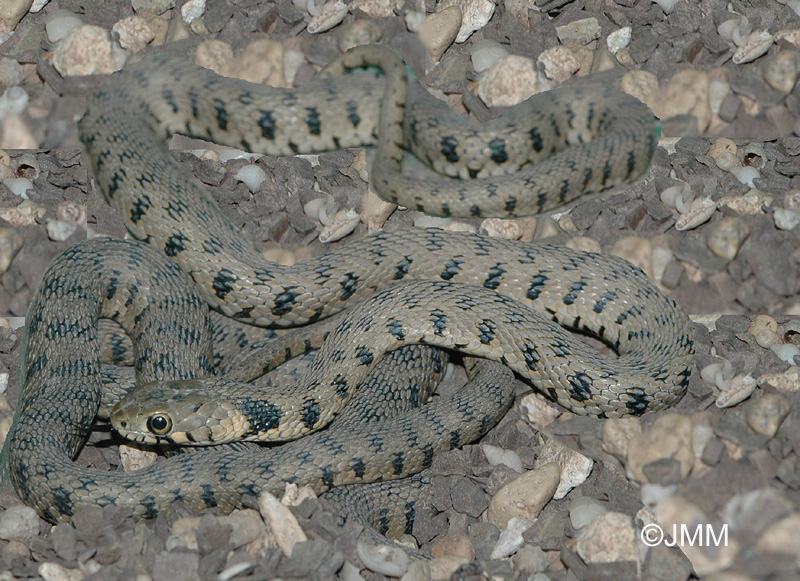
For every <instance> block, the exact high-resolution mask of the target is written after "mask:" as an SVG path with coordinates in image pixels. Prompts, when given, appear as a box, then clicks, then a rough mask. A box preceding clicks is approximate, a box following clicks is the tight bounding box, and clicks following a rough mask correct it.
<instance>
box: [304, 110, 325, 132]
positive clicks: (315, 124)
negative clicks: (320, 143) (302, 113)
mask: <svg viewBox="0 0 800 581" xmlns="http://www.w3.org/2000/svg"><path fill="white" fill-rule="evenodd" d="M306 113H307V115H306V127H308V132H309V133H310V134H311V135H320V134H321V133H322V119H320V116H319V109H317V108H316V107H306Z"/></svg>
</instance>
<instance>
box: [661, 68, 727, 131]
mask: <svg viewBox="0 0 800 581" xmlns="http://www.w3.org/2000/svg"><path fill="white" fill-rule="evenodd" d="M709 84H710V81H709V78H708V75H707V74H706V73H704V72H702V71H696V70H684V71H678V72H677V73H675V74H674V75H672V78H671V79H670V80H669V82H668V83H667V85H666V86H665V87H664V88H663V89H661V90H659V91H654V92H653V93H652V94H651V95H650V97H649V98H648V100H647V104H648V105H650V108H651V109H652V110H653V112H654V113H655V114H656V116H657V117H658V118H659V119H662V120H666V119H670V118H671V117H676V116H678V115H691V116H693V117H694V118H695V119H697V132H698V133H703V132H704V131H705V130H706V129H707V128H708V124H709V123H710V122H711V106H710V105H709V101H708V92H709Z"/></svg>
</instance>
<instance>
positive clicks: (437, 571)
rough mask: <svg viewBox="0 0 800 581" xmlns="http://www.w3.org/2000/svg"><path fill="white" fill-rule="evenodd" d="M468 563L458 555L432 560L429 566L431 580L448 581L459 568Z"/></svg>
mask: <svg viewBox="0 0 800 581" xmlns="http://www.w3.org/2000/svg"><path fill="white" fill-rule="evenodd" d="M466 563H469V559H467V558H466V557H461V556H459V555H444V556H442V557H437V558H435V559H433V560H432V561H431V563H430V565H431V579H450V578H451V576H452V575H453V574H454V573H455V572H456V571H457V570H458V569H459V567H461V566H462V565H465V564H466Z"/></svg>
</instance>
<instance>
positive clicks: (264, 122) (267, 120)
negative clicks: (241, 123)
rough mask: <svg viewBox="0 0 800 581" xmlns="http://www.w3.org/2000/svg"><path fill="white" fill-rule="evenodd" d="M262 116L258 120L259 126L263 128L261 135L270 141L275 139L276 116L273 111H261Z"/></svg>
mask: <svg viewBox="0 0 800 581" xmlns="http://www.w3.org/2000/svg"><path fill="white" fill-rule="evenodd" d="M259 112H260V113H261V117H260V118H259V120H258V126H259V127H260V128H261V137H263V138H264V139H268V140H270V141H275V117H274V116H273V115H272V111H265V110H263V109H262V110H261V111H259Z"/></svg>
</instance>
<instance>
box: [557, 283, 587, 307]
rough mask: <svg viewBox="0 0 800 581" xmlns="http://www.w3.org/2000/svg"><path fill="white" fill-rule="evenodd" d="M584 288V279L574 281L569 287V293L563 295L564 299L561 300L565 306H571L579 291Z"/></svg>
mask: <svg viewBox="0 0 800 581" xmlns="http://www.w3.org/2000/svg"><path fill="white" fill-rule="evenodd" d="M585 286H586V281H585V280H584V279H581V280H576V281H575V282H573V283H572V284H571V285H570V287H569V292H568V293H567V294H566V295H564V298H563V299H561V300H563V301H564V304H565V305H571V304H573V303H574V302H575V299H577V298H578V296H579V295H580V294H581V291H582V290H583V288H584V287H585Z"/></svg>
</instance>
